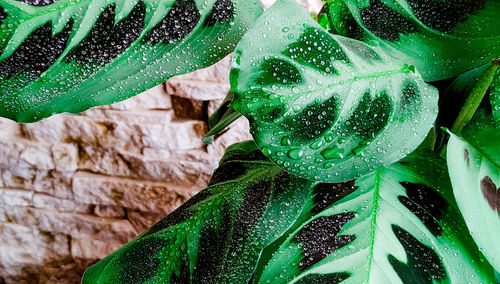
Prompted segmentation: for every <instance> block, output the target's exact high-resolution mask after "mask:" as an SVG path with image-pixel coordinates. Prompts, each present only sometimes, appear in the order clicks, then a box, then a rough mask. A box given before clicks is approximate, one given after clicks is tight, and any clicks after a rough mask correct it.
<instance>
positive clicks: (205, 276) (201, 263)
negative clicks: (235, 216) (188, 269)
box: [194, 207, 231, 283]
mask: <svg viewBox="0 0 500 284" xmlns="http://www.w3.org/2000/svg"><path fill="white" fill-rule="evenodd" d="M222 211H223V213H222V214H221V215H222V220H221V222H220V228H215V226H217V224H210V223H209V222H207V225H206V226H205V227H204V228H203V229H202V231H201V234H200V242H199V244H198V261H197V263H196V267H195V269H194V283H216V281H215V280H216V279H215V277H216V276H217V275H219V273H220V269H221V266H222V264H223V263H224V258H225V253H224V252H225V251H226V250H227V246H228V240H229V237H230V236H231V226H230V224H231V212H230V211H229V210H228V208H227V207H224V208H222Z"/></svg>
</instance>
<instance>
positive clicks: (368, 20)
mask: <svg viewBox="0 0 500 284" xmlns="http://www.w3.org/2000/svg"><path fill="white" fill-rule="evenodd" d="M329 2H331V4H330V5H335V6H339V5H341V4H340V2H341V1H329ZM343 2H344V6H346V7H347V8H348V9H349V10H350V11H351V15H352V16H350V17H347V16H346V18H347V19H350V18H351V17H354V19H355V21H356V22H357V24H353V21H350V20H349V21H347V20H345V21H344V22H345V23H348V24H351V25H350V26H349V27H348V28H345V30H348V31H349V33H348V36H349V37H352V38H355V39H359V40H363V41H366V42H369V43H370V44H376V45H379V46H380V47H381V48H383V49H384V50H385V51H386V52H387V53H389V54H392V55H394V56H395V57H398V58H400V59H401V60H403V61H404V62H406V63H408V64H411V65H415V67H416V68H417V69H418V70H419V72H420V73H421V74H422V77H423V78H424V80H425V81H426V82H427V81H436V80H441V79H446V78H451V77H455V76H457V75H459V74H461V73H462V72H465V71H467V70H470V69H473V68H475V67H478V66H480V65H483V64H486V63H488V62H489V61H491V60H492V59H493V58H495V57H498V56H499V55H500V49H499V46H500V17H498V11H500V1H497V0H464V1H457V0H440V1H432V0H431V1H429V0H370V1H368V0H343ZM336 9H338V8H336Z"/></svg>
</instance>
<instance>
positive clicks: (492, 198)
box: [447, 117, 500, 271]
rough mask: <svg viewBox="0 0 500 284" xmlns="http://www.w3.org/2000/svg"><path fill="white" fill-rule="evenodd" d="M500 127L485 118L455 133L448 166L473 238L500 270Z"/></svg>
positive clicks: (456, 194)
mask: <svg viewBox="0 0 500 284" xmlns="http://www.w3.org/2000/svg"><path fill="white" fill-rule="evenodd" d="M499 149H500V129H499V128H497V127H496V125H495V124H494V122H493V121H492V119H489V118H488V117H483V119H478V120H475V121H474V122H473V123H471V124H470V125H468V126H467V127H466V128H465V129H464V130H463V132H462V136H461V137H459V136H457V135H454V134H451V138H450V141H449V143H448V151H447V159H448V169H449V171H450V177H451V181H452V184H453V192H454V194H455V198H456V200H457V203H458V206H459V208H460V210H461V212H462V214H463V216H464V218H465V222H466V223H467V227H468V228H469V230H470V232H471V234H472V237H473V238H474V240H475V241H476V243H477V244H478V246H479V248H480V249H481V251H482V252H483V254H484V255H485V256H486V257H487V258H488V260H489V261H490V262H491V264H492V265H493V267H495V269H496V270H497V271H500V246H499V245H498V236H499V235H500V151H499Z"/></svg>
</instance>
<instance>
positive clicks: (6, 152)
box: [0, 138, 55, 169]
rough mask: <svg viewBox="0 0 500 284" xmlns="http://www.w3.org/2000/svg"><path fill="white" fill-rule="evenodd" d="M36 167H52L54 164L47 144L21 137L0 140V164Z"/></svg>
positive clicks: (4, 165)
mask: <svg viewBox="0 0 500 284" xmlns="http://www.w3.org/2000/svg"><path fill="white" fill-rule="evenodd" d="M14 165H15V166H20V167H36V168H39V169H54V168H55V164H54V160H53V159H52V153H51V149H50V145H49V144H45V143H36V142H32V141H29V140H26V139H22V138H6V139H2V140H0V166H3V167H12V166H14Z"/></svg>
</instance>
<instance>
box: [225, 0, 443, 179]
mask: <svg viewBox="0 0 500 284" xmlns="http://www.w3.org/2000/svg"><path fill="white" fill-rule="evenodd" d="M230 80H231V87H232V91H233V92H234V94H235V97H234V101H233V104H232V106H233V107H234V108H235V109H236V110H237V111H239V112H241V113H242V114H243V115H245V116H246V117H247V118H248V119H249V120H250V126H251V132H252V135H253V137H254V139H255V141H256V142H257V144H258V145H259V147H260V148H261V149H262V150H263V152H264V154H265V155H267V156H268V157H270V159H271V160H273V161H275V162H276V163H277V164H278V165H279V166H281V167H282V168H284V169H286V170H287V171H290V172H292V173H294V174H296V175H299V176H301V177H304V178H309V179H317V180H322V181H329V182H337V181H345V180H349V179H352V178H354V177H355V176H358V175H360V174H366V173H368V172H370V171H373V170H375V169H376V168H378V167H379V166H381V165H387V164H391V163H393V162H395V161H397V160H399V159H401V158H403V157H404V156H405V155H406V154H408V153H410V152H411V151H413V150H414V149H415V148H416V147H417V146H418V145H419V144H420V143H421V142H422V140H423V139H424V138H425V136H426V134H427V132H428V131H429V129H430V128H431V125H432V123H433V122H434V120H435V118H436V114H437V101H438V93H437V91H436V89H435V88H434V87H432V86H429V85H427V84H425V83H424V82H423V81H422V78H421V77H420V76H419V75H418V73H417V72H416V71H415V70H414V69H413V68H412V67H411V66H407V65H405V64H403V63H401V62H400V61H398V60H396V59H394V58H392V57H390V56H388V55H387V54H385V53H383V52H380V50H379V49H378V48H375V47H371V46H368V45H366V44H364V43H362V42H359V41H356V40H352V39H348V38H345V37H341V36H337V35H330V34H329V33H328V32H326V31H325V30H324V29H323V28H321V27H320V26H319V25H318V24H317V23H316V22H314V21H313V20H312V19H311V18H310V17H309V16H308V14H307V12H306V11H305V10H304V9H303V8H302V7H300V6H299V5H298V4H297V3H295V1H294V0H280V1H278V2H277V3H276V4H274V6H272V7H271V8H270V9H269V10H268V11H266V13H265V14H264V15H263V16H262V17H261V18H259V20H258V21H257V23H256V24H255V25H254V26H253V27H252V29H251V30H249V31H248V32H247V33H246V34H245V36H244V37H243V38H242V40H241V41H240V43H239V44H238V46H237V47H236V51H235V56H234V58H233V68H232V70H231V78H230Z"/></svg>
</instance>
